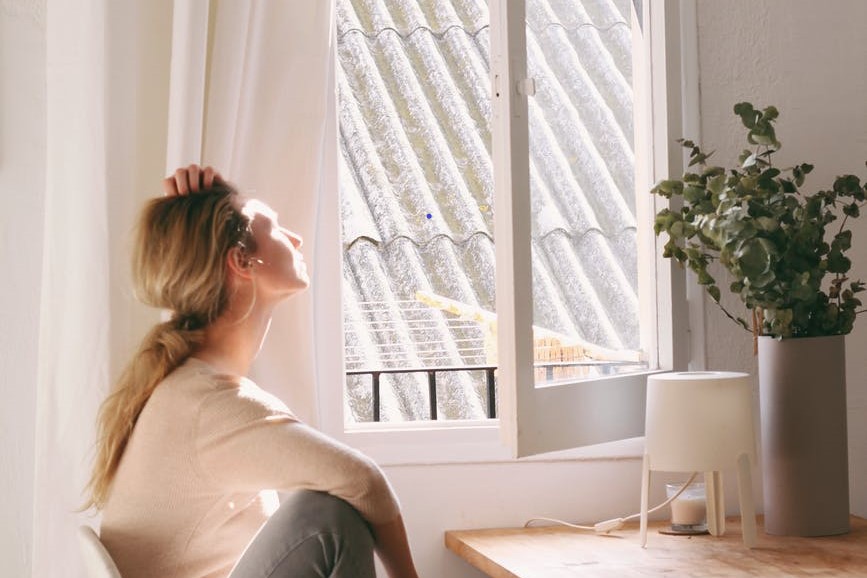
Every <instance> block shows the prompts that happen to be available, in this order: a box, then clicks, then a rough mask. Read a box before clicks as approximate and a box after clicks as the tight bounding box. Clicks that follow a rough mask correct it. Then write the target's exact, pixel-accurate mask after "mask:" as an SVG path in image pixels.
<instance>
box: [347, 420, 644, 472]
mask: <svg viewBox="0 0 867 578" xmlns="http://www.w3.org/2000/svg"><path fill="white" fill-rule="evenodd" d="M342 439H343V441H344V442H345V443H347V444H349V445H350V446H352V447H354V448H357V449H358V450H360V451H362V452H364V453H365V454H367V455H368V456H370V457H371V458H373V459H374V461H376V462H377V463H378V464H379V465H381V466H414V465H442V464H470V463H485V464H489V463H536V462H565V461H612V460H640V459H641V458H642V456H643V455H644V438H643V437H637V438H630V439H625V440H618V441H614V442H609V443H604V444H599V445H593V446H586V447H581V448H573V449H569V450H561V451H557V452H550V453H545V454H539V455H536V456H530V457H526V458H520V459H517V458H514V457H512V454H511V453H510V451H509V448H507V447H506V446H505V445H503V443H502V442H501V440H500V432H499V422H498V420H484V421H475V422H453V423H444V422H430V421H429V422H413V423H401V424H385V423H377V424H358V425H353V426H352V427H351V428H347V429H346V430H345V432H344V434H343V436H342Z"/></svg>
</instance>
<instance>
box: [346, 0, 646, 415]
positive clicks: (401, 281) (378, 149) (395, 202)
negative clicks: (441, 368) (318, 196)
mask: <svg viewBox="0 0 867 578" xmlns="http://www.w3.org/2000/svg"><path fill="white" fill-rule="evenodd" d="M629 11H630V2H629V0H584V1H579V0H528V2H527V24H528V38H527V50H528V67H529V73H530V75H531V76H533V77H534V78H535V80H536V90H537V92H536V95H535V97H533V98H531V99H530V115H529V121H530V135H531V136H530V140H531V142H530V148H531V189H532V200H531V203H532V209H531V210H532V219H533V221H532V243H533V279H534V301H535V303H534V323H535V325H537V326H542V327H545V328H547V329H551V330H554V331H558V332H560V333H564V334H567V335H574V336H578V337H580V338H582V339H584V340H586V341H589V342H591V343H594V344H597V345H599V346H602V347H605V348H610V349H637V348H638V299H637V296H636V291H637V278H636V276H637V274H636V252H635V242H636V236H635V233H636V226H635V217H634V211H635V207H634V184H633V164H634V162H633V150H632V131H633V126H632V90H631V86H630V83H631V77H632V71H631V42H632V40H631V30H630V26H629V24H628V22H629ZM337 19H338V21H337V33H338V59H339V66H338V70H337V77H338V89H339V95H340V97H339V104H338V106H339V122H340V140H341V149H342V151H343V155H342V159H341V167H340V170H341V195H342V218H343V241H344V257H345V266H344V280H345V288H346V289H345V291H344V294H345V296H346V298H345V301H346V306H345V320H346V326H347V333H346V340H347V343H346V345H347V367H348V368H349V369H360V368H367V369H379V368H389V367H420V366H424V365H426V364H427V365H464V364H479V363H484V362H485V359H486V357H485V342H484V339H485V328H484V327H482V326H480V325H478V324H474V323H472V322H467V321H465V320H461V319H459V318H457V317H456V316H454V315H451V314H449V313H446V312H442V311H438V310H435V309H431V308H430V307H428V306H425V305H421V304H419V303H418V302H416V301H415V294H416V292H417V291H419V290H423V291H429V292H433V293H436V294H439V295H443V296H446V297H448V298H450V299H454V300H456V301H460V302H462V303H466V304H468V305H470V306H475V307H480V308H482V309H485V310H488V311H493V310H494V309H495V301H494V299H495V296H494V261H495V259H494V245H493V234H492V233H493V210H494V209H495V207H494V203H493V180H492V178H493V175H492V165H491V153H490V149H491V146H490V139H491V136H490V116H491V103H490V81H489V74H488V63H489V26H488V8H487V4H486V3H485V2H483V1H473V0H452V1H433V0H338V2H337ZM483 377H484V376H483V375H482V374H478V373H477V374H476V375H470V374H469V373H463V372H462V373H458V374H442V375H439V376H438V381H439V382H440V383H441V387H440V392H441V393H440V399H439V409H440V415H441V416H443V417H446V418H452V419H458V418H482V417H484V407H485V395H486V394H485V389H484V379H483ZM382 391H383V394H382V395H383V411H382V416H383V417H382V418H383V419H384V420H400V419H424V418H425V417H426V416H427V415H428V410H429V408H428V401H427V381H426V378H425V376H424V375H403V376H383V390H382ZM347 406H348V409H349V413H350V415H351V416H353V417H354V418H355V419H357V420H359V421H367V420H369V419H370V415H371V393H370V378H369V377H355V376H350V378H349V379H348V391H347Z"/></svg>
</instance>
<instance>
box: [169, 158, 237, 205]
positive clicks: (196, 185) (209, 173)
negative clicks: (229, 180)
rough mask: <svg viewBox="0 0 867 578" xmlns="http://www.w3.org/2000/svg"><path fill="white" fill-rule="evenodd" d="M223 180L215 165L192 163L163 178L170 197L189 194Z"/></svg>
mask: <svg viewBox="0 0 867 578" xmlns="http://www.w3.org/2000/svg"><path fill="white" fill-rule="evenodd" d="M223 182H224V181H223V177H221V176H220V173H218V172H217V171H216V170H215V169H214V168H213V167H205V168H202V167H200V166H199V165H190V166H188V167H186V168H180V169H178V170H176V171H175V174H173V175H172V176H169V177H166V178H165V179H163V191H164V192H165V194H166V196H168V197H174V196H178V195H189V194H190V193H197V192H199V191H200V190H202V189H208V188H210V187H212V186H213V185H215V184H220V183H223Z"/></svg>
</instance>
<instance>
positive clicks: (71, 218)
mask: <svg viewBox="0 0 867 578" xmlns="http://www.w3.org/2000/svg"><path fill="white" fill-rule="evenodd" d="M46 12H47V32H46V34H47V46H46V79H47V97H46V101H47V102H46V106H47V120H46V131H47V158H46V193H45V221H44V231H45V234H44V243H45V244H44V258H43V276H42V279H43V281H42V288H41V312H40V313H41V325H40V339H39V370H38V380H37V415H36V418H35V419H36V430H37V432H36V442H35V448H36V460H35V461H36V470H35V478H34V479H35V482H34V483H35V487H34V524H33V528H34V529H33V531H34V536H33V548H32V553H33V554H32V561H33V565H32V569H33V572H32V575H33V576H34V577H38V578H44V577H49V576H64V577H72V578H83V577H84V569H83V567H82V566H81V562H80V559H79V554H78V544H77V539H76V536H75V531H76V527H77V526H78V525H80V524H83V523H89V524H93V525H96V524H97V523H98V520H94V519H90V518H88V517H86V516H84V515H81V514H76V513H75V512H74V510H75V509H76V508H77V507H78V506H79V505H81V503H82V501H83V494H82V488H83V485H84V484H85V483H86V480H87V478H88V476H89V472H90V469H89V468H90V463H91V460H92V458H93V442H94V434H95V416H96V411H97V409H98V406H99V404H100V403H101V401H102V399H103V398H104V397H105V395H106V393H107V392H108V391H109V388H110V383H111V379H113V378H114V377H115V376H116V374H117V372H118V370H119V368H120V367H121V366H122V365H123V364H124V363H125V362H126V361H127V360H128V358H129V356H130V355H131V354H132V348H133V347H134V346H135V345H136V344H137V342H138V340H139V339H140V338H141V337H142V335H143V334H144V331H145V330H146V328H147V325H149V324H150V323H151V322H152V321H153V316H150V314H149V313H146V312H143V308H142V307H141V306H136V305H133V304H132V300H131V298H130V295H129V292H130V288H129V287H128V285H126V284H125V280H126V278H127V276H126V273H125V270H126V269H128V265H127V263H128V255H129V251H128V249H129V247H128V240H129V238H128V237H129V235H128V233H129V229H130V228H131V226H132V220H133V218H134V216H135V211H136V210H137V208H138V206H139V205H140V203H141V201H142V200H143V199H144V198H147V197H149V196H153V195H154V194H158V193H159V180H160V179H161V178H162V176H163V174H162V172H163V169H164V167H168V168H166V169H165V170H166V172H168V171H170V170H173V169H174V168H176V167H177V166H180V165H183V164H187V163H189V162H202V163H205V164H211V165H213V166H215V167H217V168H218V169H219V170H220V171H221V172H222V173H223V174H224V175H225V176H226V177H227V178H229V179H230V180H231V181H233V182H235V183H236V184H238V185H239V186H240V187H241V188H242V190H244V191H246V192H247V193H249V194H250V195H254V196H256V197H258V198H261V199H263V200H265V201H266V202H268V203H269V204H270V205H272V206H273V207H274V209H275V210H277V211H278V212H279V213H280V218H281V221H283V223H284V224H285V225H286V226H288V227H290V228H292V229H294V230H295V231H296V232H298V233H300V234H301V235H302V236H303V237H304V240H305V242H304V248H303V251H304V253H305V255H306V256H307V259H308V260H309V261H310V262H311V271H312V275H313V281H314V288H313V290H311V291H308V292H306V293H303V294H301V295H298V296H296V297H294V298H293V299H291V300H290V301H289V302H288V303H286V304H284V305H282V306H281V307H280V308H278V309H277V311H276V312H275V318H274V321H273V323H272V327H271V335H270V337H269V339H268V341H267V343H266V346H265V348H264V350H263V351H262V354H261V355H260V357H259V359H258V360H257V362H256V364H255V366H254V370H253V376H252V377H253V378H254V379H256V380H257V381H258V382H259V383H260V384H261V385H262V386H263V387H265V388H267V389H269V390H271V391H273V392H274V393H275V394H277V395H278V396H280V397H282V398H283V399H284V400H285V401H286V402H287V403H288V404H289V406H290V407H291V408H293V410H295V411H296V413H298V415H299V416H301V417H302V418H303V419H305V420H307V421H308V422H312V423H314V424H316V423H318V422H319V419H318V418H319V416H318V412H317V403H316V399H317V398H316V383H317V380H320V381H321V380H322V379H329V380H333V379H340V376H341V375H342V371H341V363H342V361H341V360H342V357H341V356H340V351H341V348H340V346H339V345H335V344H334V341H333V335H334V332H333V327H332V330H330V332H329V333H328V334H327V337H324V336H323V335H324V334H323V333H322V332H321V331H319V332H317V331H315V328H316V326H317V324H319V322H320V321H321V320H322V319H325V320H326V321H327V322H328V323H330V324H331V325H332V326H335V324H336V326H337V327H339V316H340V299H339V287H338V286H336V285H335V283H334V282H333V281H334V279H335V278H336V279H337V280H339V271H340V269H339V260H340V250H339V245H338V244H337V243H335V239H336V235H337V214H338V206H337V195H336V187H335V186H334V170H333V169H334V163H335V156H334V154H335V153H334V150H335V147H336V141H335V138H334V137H335V118H336V116H335V114H334V108H333V107H334V95H333V83H332V81H331V75H332V68H331V57H332V54H333V52H332V51H333V46H332V44H331V43H332V41H333V38H332V20H333V2H328V1H325V2H305V3H299V2H282V1H281V2H257V1H244V0H234V1H233V2H216V1H213V0H212V1H209V0H189V1H177V2H175V3H174V5H171V4H170V3H169V2H168V1H167V0H163V1H162V2H154V3H146V4H145V3H141V4H140V3H129V4H127V3H113V2H111V1H110V0H81V1H78V2H75V3H71V2H66V1H63V0H47V5H46ZM161 19H162V20H161ZM169 39H170V43H171V60H170V62H169V58H168V48H167V46H168V42H169ZM163 53H165V58H163V57H162V56H161V54H163ZM127 70H133V71H137V72H135V73H128V74H127V73H126V72H125V71H127ZM136 75H137V76H136ZM133 77H135V78H133ZM131 79H132V80H131ZM133 80H134V81H135V82H132V81H133ZM154 151H159V154H160V155H161V156H162V159H163V160H161V161H160V162H159V163H158V164H159V166H158V167H155V165H154V163H153V162H151V161H150V160H149V159H152V157H153V156H154ZM326 165H328V166H327V169H326V168H325V167H326ZM320 262H321V266H320ZM120 269H124V272H123V273H121V272H119V270H120ZM326 271H327V272H328V275H330V276H331V282H329V283H324V282H322V277H323V272H326ZM119 294H120V297H118V295H119ZM314 319H316V320H317V323H314ZM329 337H330V339H329ZM317 339H318V341H317ZM323 343H324V344H326V345H329V346H330V347H331V349H330V351H329V350H323V349H324V348H321V347H319V345H318V344H323ZM329 354H333V355H332V358H333V359H334V360H335V361H334V362H333V363H330V364H329V363H325V364H324V365H323V363H321V361H322V360H323V359H326V360H327V359H328V357H329ZM316 358H318V359H319V360H320V363H319V365H320V366H321V367H324V369H320V371H319V372H317V370H316V367H317V362H316ZM335 409H336V408H335ZM338 414H339V412H338Z"/></svg>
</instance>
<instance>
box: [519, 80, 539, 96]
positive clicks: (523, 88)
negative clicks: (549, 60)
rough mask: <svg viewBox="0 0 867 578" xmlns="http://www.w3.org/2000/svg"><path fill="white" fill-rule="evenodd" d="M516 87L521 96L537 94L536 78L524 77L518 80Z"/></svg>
mask: <svg viewBox="0 0 867 578" xmlns="http://www.w3.org/2000/svg"><path fill="white" fill-rule="evenodd" d="M516 88H517V90H518V94H520V95H521V96H535V94H536V79H535V78H524V79H523V80H519V81H518V82H517V85H516Z"/></svg>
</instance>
